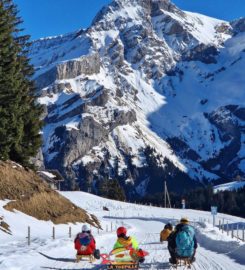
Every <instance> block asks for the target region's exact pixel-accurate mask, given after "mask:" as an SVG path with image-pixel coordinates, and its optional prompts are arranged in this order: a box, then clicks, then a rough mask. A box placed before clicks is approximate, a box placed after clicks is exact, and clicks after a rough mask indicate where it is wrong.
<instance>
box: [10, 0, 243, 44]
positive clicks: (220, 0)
mask: <svg viewBox="0 0 245 270" xmlns="http://www.w3.org/2000/svg"><path fill="white" fill-rule="evenodd" d="M142 1H143V0H142ZM14 2H15V3H16V4H17V5H18V7H19V10H20V15H21V16H22V18H23V19H24V25H23V26H24V28H25V29H26V30H25V32H26V33H28V34H30V35H31V37H32V39H37V38H40V37H46V36H54V35H59V34H64V33H68V32H71V31H74V30H77V29H79V28H86V27H88V26H89V25H90V23H91V21H92V20H93V18H94V16H95V15H96V13H97V12H98V11H99V10H100V9H101V8H102V7H103V6H104V5H106V4H108V3H110V2H111V1H110V0H14ZM172 2H174V3H175V4H176V5H177V6H178V7H180V8H181V9H184V10H189V11H193V12H199V13H202V14H205V15H208V16H211V17H216V18H219V19H224V20H228V21H230V20H234V19H236V18H239V17H244V16H245V0H172Z"/></svg>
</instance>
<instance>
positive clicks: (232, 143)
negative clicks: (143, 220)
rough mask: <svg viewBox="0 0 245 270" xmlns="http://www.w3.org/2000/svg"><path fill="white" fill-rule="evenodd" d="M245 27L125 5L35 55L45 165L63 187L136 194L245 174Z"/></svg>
mask: <svg viewBox="0 0 245 270" xmlns="http://www.w3.org/2000/svg"><path fill="white" fill-rule="evenodd" d="M244 52H245V19H240V20H237V21H235V22H231V23H228V22H225V21H221V20H217V19H214V18H210V17H207V16H204V15H201V14H195V13H190V12H185V11H182V10H180V9H179V8H177V7H176V6H175V5H173V4H172V3H171V2H169V1H168V0H145V1H141V0H114V1H112V3H111V4H109V5H108V6H106V7H104V8H103V9H102V10H101V11H100V12H99V13H98V14H97V15H96V17H95V18H94V20H93V22H92V24H91V26H90V27H89V28H88V29H85V30H84V29H81V30H79V31H76V32H73V33H70V34H66V35H63V36H57V37H50V38H44V39H40V40H37V41H35V42H34V44H33V46H32V49H31V55H30V56H31V58H32V63H33V64H34V66H35V68H36V73H35V80H36V82H37V86H38V91H39V93H40V95H41V97H40V98H39V101H40V103H41V104H44V105H45V108H46V111H45V115H44V116H43V117H44V118H45V122H46V126H45V127H44V129H43V138H44V140H43V141H44V143H43V148H42V151H43V156H44V163H45V166H46V167H48V168H56V169H59V170H60V171H61V173H62V174H63V175H64V176H65V178H66V179H67V181H66V183H65V185H64V188H68V189H70V188H72V189H73V188H77V187H78V186H79V187H80V188H82V189H83V190H92V191H93V192H97V191H98V183H100V182H102V181H103V180H105V179H108V178H115V179H118V181H119V182H120V184H121V185H122V186H124V188H125V190H126V193H127V195H128V196H136V195H137V194H138V195H140V196H144V195H145V194H149V193H151V194H152V193H156V192H160V191H162V190H163V184H162V183H163V180H164V179H167V180H168V181H169V184H170V187H171V189H172V190H176V191H180V190H182V189H184V188H189V187H193V186H195V185H196V184H197V183H200V182H205V181H211V180H218V179H219V181H226V179H232V178H233V177H235V176H237V175H241V176H244V175H245V133H244V131H245V129H244V127H245V125H244V123H245V122H244V121H245V107H244V104H245V91H244V85H245V77H244V68H245V58H244Z"/></svg>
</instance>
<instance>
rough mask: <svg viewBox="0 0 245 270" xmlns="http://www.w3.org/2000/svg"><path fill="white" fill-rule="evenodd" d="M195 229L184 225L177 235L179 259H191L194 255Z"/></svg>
mask: <svg viewBox="0 0 245 270" xmlns="http://www.w3.org/2000/svg"><path fill="white" fill-rule="evenodd" d="M194 235H195V232H194V228H193V227H192V226H190V225H184V226H183V227H182V228H181V229H180V231H179V232H178V233H177V235H176V239H175V242H176V253H177V255H178V256H179V257H191V256H192V255H193V253H194Z"/></svg>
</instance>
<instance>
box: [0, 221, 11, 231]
mask: <svg viewBox="0 0 245 270" xmlns="http://www.w3.org/2000/svg"><path fill="white" fill-rule="evenodd" d="M0 230H1V231H3V232H5V233H8V234H12V233H11V230H10V227H9V225H8V224H7V223H6V222H5V221H4V220H3V217H0Z"/></svg>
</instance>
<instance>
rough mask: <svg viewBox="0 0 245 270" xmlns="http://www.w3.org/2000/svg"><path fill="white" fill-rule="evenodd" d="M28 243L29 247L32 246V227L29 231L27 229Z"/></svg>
mask: <svg viewBox="0 0 245 270" xmlns="http://www.w3.org/2000/svg"><path fill="white" fill-rule="evenodd" d="M27 243H28V246H30V244H31V227H30V226H28V229H27Z"/></svg>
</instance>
